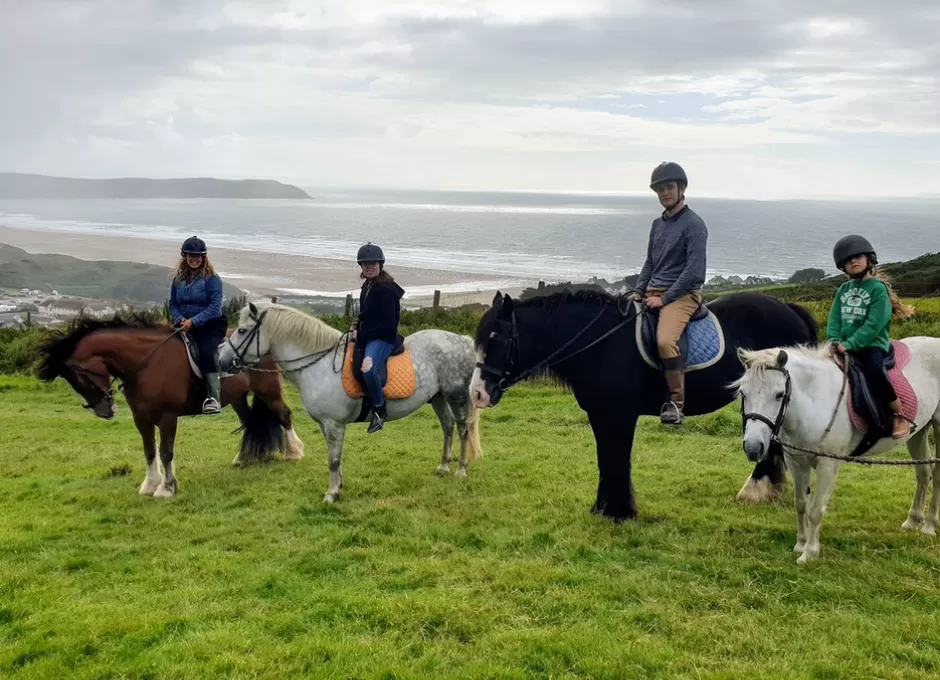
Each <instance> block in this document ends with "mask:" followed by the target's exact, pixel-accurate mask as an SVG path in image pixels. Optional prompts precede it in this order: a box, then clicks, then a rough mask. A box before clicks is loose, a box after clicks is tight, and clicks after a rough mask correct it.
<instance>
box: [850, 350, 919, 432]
mask: <svg viewBox="0 0 940 680" xmlns="http://www.w3.org/2000/svg"><path fill="white" fill-rule="evenodd" d="M885 357H886V354H885V352H884V350H882V349H881V348H880V347H864V348H862V349H860V350H858V351H856V352H852V358H853V359H854V360H855V362H856V363H857V364H858V365H859V367H860V368H861V369H862V372H863V373H864V374H865V377H866V378H867V379H868V385H869V386H870V387H871V391H872V393H873V394H874V397H875V398H876V399H880V400H882V403H885V404H888V406H889V408H890V409H891V413H892V418H891V426H892V427H891V430H892V431H891V436H892V437H894V438H895V439H901V438H903V437H906V436H907V435H909V434H910V433H911V425H910V423H908V422H907V420H906V419H905V418H904V416H903V415H902V413H901V400H900V399H898V395H897V393H896V392H895V391H894V386H893V385H892V384H891V380H890V379H889V378H888V374H887V372H886V371H885Z"/></svg>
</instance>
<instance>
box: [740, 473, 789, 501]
mask: <svg viewBox="0 0 940 680" xmlns="http://www.w3.org/2000/svg"><path fill="white" fill-rule="evenodd" d="M779 496H780V489H778V488H776V487H775V486H774V485H773V484H771V483H770V479H768V478H767V477H762V478H761V479H759V480H757V479H754V478H753V477H748V478H747V481H746V482H744V486H742V487H741V490H740V491H738V495H737V500H738V502H739V503H751V504H754V505H760V504H763V503H772V502H774V501H775V500H777V498H778V497H779Z"/></svg>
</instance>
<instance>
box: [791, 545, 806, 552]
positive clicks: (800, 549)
mask: <svg viewBox="0 0 940 680" xmlns="http://www.w3.org/2000/svg"><path fill="white" fill-rule="evenodd" d="M804 550H806V544H805V543H797V544H796V545H795V546H793V552H795V553H798V554H800V555H802V554H803V551H804Z"/></svg>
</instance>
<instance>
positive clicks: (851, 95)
mask: <svg viewBox="0 0 940 680" xmlns="http://www.w3.org/2000/svg"><path fill="white" fill-rule="evenodd" d="M5 5H6V6H5V7H4V10H3V12H4V22H3V24H2V25H0V91H3V92H4V104H3V105H2V106H0V148H2V149H3V150H4V161H5V162H4V166H5V167H4V168H3V169H6V170H22V171H34V172H50V173H59V174H85V175H94V176H108V175H116V174H151V175H185V174H209V173H211V174H219V175H223V176H259V175H262V174H263V175H269V176H274V177H277V178H280V179H286V180H288V181H301V182H307V183H329V184H347V185H351V184H370V185H385V186H393V185H396V186H401V185H402V184H403V183H406V184H411V185H414V186H426V187H431V186H440V187H456V188H507V189H510V188H520V189H575V190H591V189H594V190H600V191H602V190H632V189H635V190H642V189H643V188H644V187H645V186H646V178H647V176H648V172H649V168H650V167H651V166H652V165H654V164H655V163H656V162H658V161H659V160H661V159H663V158H667V157H668V158H675V159H677V160H679V161H680V162H683V163H685V164H686V165H687V166H689V167H688V170H689V171H690V173H691V174H692V176H693V177H694V178H696V179H698V181H697V182H696V181H693V185H694V186H696V187H698V189H699V191H701V192H704V193H712V194H724V195H728V194H731V195H742V196H753V195H806V194H813V193H819V194H822V195H826V194H827V193H828V192H831V191H833V190H834V188H835V187H836V185H838V191H839V192H840V193H846V194H853V193H854V194H870V193H898V194H910V193H918V192H926V191H931V190H935V185H936V182H937V180H938V179H940V174H938V172H940V171H938V166H937V164H936V161H937V160H938V159H940V110H938V108H937V107H936V105H935V102H936V101H937V100H938V95H940V77H938V75H937V74H940V10H938V9H937V8H935V3H934V2H926V1H924V2H922V1H920V0H907V1H906V2H905V3H904V7H903V11H899V8H898V7H897V6H892V5H891V4H888V3H884V2H880V1H878V0H856V1H852V2H849V1H842V0H828V1H823V0H820V1H819V2H813V3H810V2H807V1H805V0H793V1H791V2H784V1H780V2H776V1H772V0H760V1H758V2H751V3H740V2H733V1H732V0H694V1H693V0H673V2H670V3H652V2H647V1H646V0H635V1H630V0H624V1H620V2H614V1H610V2H607V1H604V0H584V1H583V2H579V3H571V2H565V1H562V0H541V1H532V0H485V1H479V2H473V1H471V0H449V1H443V0H442V1H438V2H430V1H425V0H398V1H397V2H395V3H388V2H384V1H381V2H380V1H378V0H376V1H374V2H370V1H369V0H345V1H341V0H321V1H318V2H313V1H311V2H301V1H296V0H277V1H272V2H260V1H259V2H226V1H224V0H193V1H190V2H183V1H182V0H124V1H118V0H104V1H100V2H98V1H92V0H69V1H68V2H66V1H65V0H33V1H32V2H30V3H13V2H7V3H5ZM892 140H894V141H892ZM909 140H916V143H909ZM742 167H747V168H749V169H751V170H752V172H748V173H742V172H741V171H740V169H741V168H742ZM833 176H839V177H841V178H851V181H841V180H840V181H839V182H835V183H834V182H833V181H832V179H831V178H832V177H833ZM771 177H772V178H773V183H772V185H768V178H771Z"/></svg>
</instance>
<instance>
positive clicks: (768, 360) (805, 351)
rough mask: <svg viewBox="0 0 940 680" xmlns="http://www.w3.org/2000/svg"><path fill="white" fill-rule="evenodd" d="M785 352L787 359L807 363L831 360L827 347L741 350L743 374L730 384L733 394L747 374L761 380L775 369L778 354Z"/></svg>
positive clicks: (801, 346)
mask: <svg viewBox="0 0 940 680" xmlns="http://www.w3.org/2000/svg"><path fill="white" fill-rule="evenodd" d="M781 351H783V352H786V353H787V355H788V357H789V359H793V358H794V357H797V358H800V359H806V360H807V361H828V360H831V357H830V354H829V346H828V345H826V344H822V345H815V346H814V345H794V346H792V347H771V348H768V349H753V350H745V349H742V350H741V351H739V352H738V357H739V358H740V360H741V363H742V364H743V365H744V366H745V373H744V375H742V376H741V377H740V378H738V379H737V380H735V381H734V382H732V383H731V384H730V385H729V387H731V388H732V389H733V390H735V394H737V393H738V391H739V390H740V389H741V386H742V385H743V384H744V380H745V378H746V377H747V375H748V374H750V375H756V376H757V377H758V378H760V379H763V377H764V374H765V373H766V372H767V371H769V370H776V369H777V367H778V366H777V357H778V356H779V355H780V352H781Z"/></svg>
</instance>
